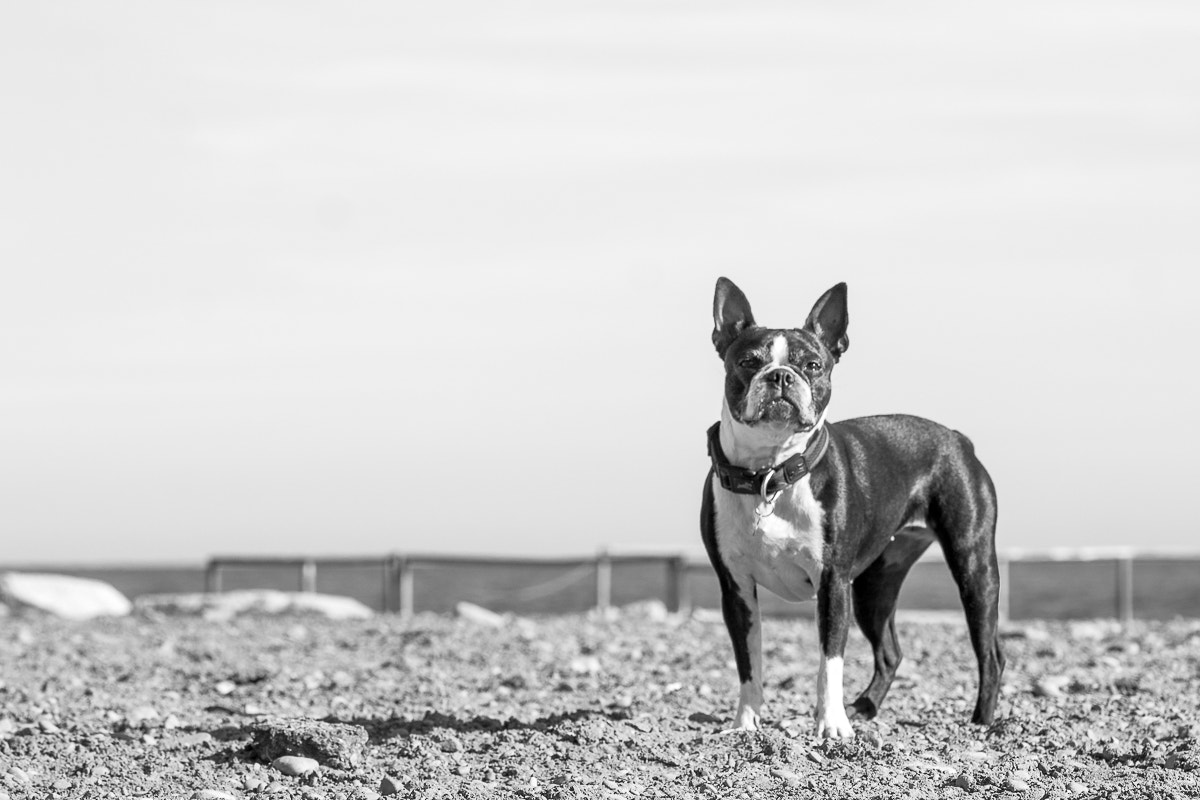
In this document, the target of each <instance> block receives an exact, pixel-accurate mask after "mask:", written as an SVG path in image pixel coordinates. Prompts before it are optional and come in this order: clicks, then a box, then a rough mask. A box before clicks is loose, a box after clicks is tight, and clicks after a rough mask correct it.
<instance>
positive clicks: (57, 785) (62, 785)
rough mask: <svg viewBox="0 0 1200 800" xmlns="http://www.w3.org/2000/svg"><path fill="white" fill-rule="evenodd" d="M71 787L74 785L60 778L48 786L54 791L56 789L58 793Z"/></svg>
mask: <svg viewBox="0 0 1200 800" xmlns="http://www.w3.org/2000/svg"><path fill="white" fill-rule="evenodd" d="M73 785H74V784H72V783H71V782H70V781H69V780H67V779H66V778H62V779H60V780H57V781H55V782H54V783H52V784H50V786H51V787H53V788H54V789H57V790H58V791H60V792H65V791H66V790H67V789H70V788H71V787H72V786H73Z"/></svg>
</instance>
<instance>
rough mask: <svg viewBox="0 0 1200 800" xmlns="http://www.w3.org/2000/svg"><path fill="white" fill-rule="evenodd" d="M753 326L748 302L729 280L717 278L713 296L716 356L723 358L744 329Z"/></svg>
mask: <svg viewBox="0 0 1200 800" xmlns="http://www.w3.org/2000/svg"><path fill="white" fill-rule="evenodd" d="M752 325H754V314H752V313H751V312H750V301H749V300H747V299H746V295H744V294H742V290H741V289H739V288H738V287H737V286H736V285H735V284H734V282H733V281H731V280H729V278H717V290H716V292H715V293H714V294H713V333H712V340H713V344H714V345H716V347H717V355H719V356H720V357H721V358H724V357H725V351H726V350H728V349H729V345H731V344H733V340H734V339H736V338H737V337H738V335H740V334H741V332H742V331H744V330H746V328H749V327H751V326H752Z"/></svg>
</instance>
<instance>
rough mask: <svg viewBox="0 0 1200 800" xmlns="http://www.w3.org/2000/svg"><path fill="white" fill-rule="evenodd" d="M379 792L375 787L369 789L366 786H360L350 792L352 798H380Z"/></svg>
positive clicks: (377, 799)
mask: <svg viewBox="0 0 1200 800" xmlns="http://www.w3.org/2000/svg"><path fill="white" fill-rule="evenodd" d="M380 796H381V795H380V794H379V792H377V791H375V790H374V789H368V788H367V787H365V786H359V787H358V788H357V789H355V790H354V791H353V792H351V793H350V800H379V798H380Z"/></svg>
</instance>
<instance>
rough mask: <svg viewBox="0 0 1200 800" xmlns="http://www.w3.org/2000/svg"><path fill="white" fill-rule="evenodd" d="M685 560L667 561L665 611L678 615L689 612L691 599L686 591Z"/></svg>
mask: <svg viewBox="0 0 1200 800" xmlns="http://www.w3.org/2000/svg"><path fill="white" fill-rule="evenodd" d="M688 588H689V587H688V581H687V560H686V559H685V558H684V557H683V556H671V557H670V558H669V559H667V610H668V611H671V612H674V613H678V612H681V611H689V610H691V605H692V598H691V593H690V592H689V591H688Z"/></svg>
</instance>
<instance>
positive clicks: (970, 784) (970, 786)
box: [954, 772, 975, 792]
mask: <svg viewBox="0 0 1200 800" xmlns="http://www.w3.org/2000/svg"><path fill="white" fill-rule="evenodd" d="M954 785H955V786H957V787H958V788H960V789H962V790H963V791H964V792H973V791H975V776H973V775H972V774H971V773H969V772H960V773H959V774H958V777H957V778H955V779H954Z"/></svg>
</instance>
